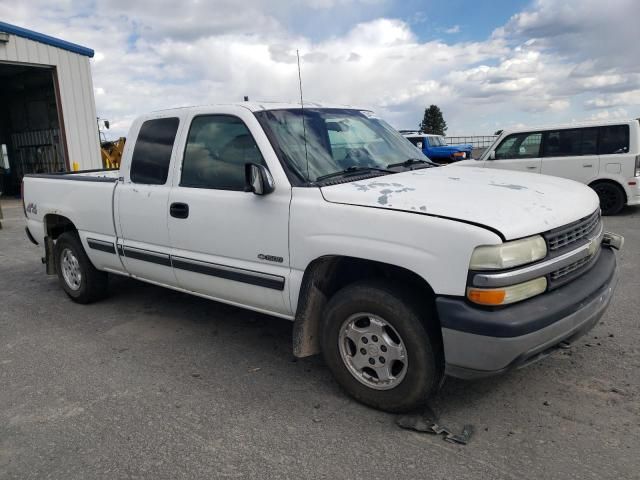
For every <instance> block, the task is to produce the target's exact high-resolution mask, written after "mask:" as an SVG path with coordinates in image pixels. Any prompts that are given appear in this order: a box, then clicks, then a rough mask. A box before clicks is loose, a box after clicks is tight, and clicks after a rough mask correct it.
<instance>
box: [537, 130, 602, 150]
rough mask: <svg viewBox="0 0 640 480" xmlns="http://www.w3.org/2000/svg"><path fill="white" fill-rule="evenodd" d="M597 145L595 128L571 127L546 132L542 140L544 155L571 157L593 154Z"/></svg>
mask: <svg viewBox="0 0 640 480" xmlns="http://www.w3.org/2000/svg"><path fill="white" fill-rule="evenodd" d="M597 145H598V130H597V129H596V128H572V129H565V130H551V131H549V132H547V134H546V136H545V142H544V156H545V157H573V156H580V155H595V154H596V150H597Z"/></svg>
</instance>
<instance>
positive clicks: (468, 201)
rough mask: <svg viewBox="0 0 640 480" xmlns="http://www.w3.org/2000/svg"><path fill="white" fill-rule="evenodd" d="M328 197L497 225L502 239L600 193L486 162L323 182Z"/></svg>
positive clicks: (568, 218) (548, 224)
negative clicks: (489, 165)
mask: <svg viewBox="0 0 640 480" xmlns="http://www.w3.org/2000/svg"><path fill="white" fill-rule="evenodd" d="M321 190H322V195H323V196H324V198H325V200H326V201H328V202H332V203H343V204H349V205H359V206H363V207H375V208H385V209H390V210H400V211H406V212H413V213H421V214H426V215H434V216H439V217H446V218H451V219H454V220H461V221H465V222H470V223H476V224H480V225H483V226H486V227H489V228H491V229H493V230H497V231H499V232H500V233H501V234H502V235H503V237H504V238H505V239H506V240H512V239H516V238H522V237H526V236H529V235H535V234H537V233H541V232H544V231H547V230H551V229H553V228H556V227H560V226H563V225H566V224H568V223H571V222H574V221H576V220H578V219H580V218H582V217H585V216H587V215H589V214H591V213H593V212H594V211H595V210H596V209H597V208H598V206H599V202H598V196H597V195H596V194H595V192H594V191H593V190H591V189H590V188H589V187H587V186H585V185H583V184H581V183H577V182H574V181H572V180H565V179H562V178H558V177H550V176H547V175H540V174H534V173H522V172H510V171H506V170H492V169H485V168H470V167H457V166H454V165H449V166H446V167H433V168H424V169H420V170H412V171H406V172H402V173H397V174H393V175H385V176H381V177H376V178H370V179H366V180H357V181H353V182H348V183H341V184H338V185H330V186H326V187H322V188H321Z"/></svg>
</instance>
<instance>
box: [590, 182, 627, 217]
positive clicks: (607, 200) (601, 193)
mask: <svg viewBox="0 0 640 480" xmlns="http://www.w3.org/2000/svg"><path fill="white" fill-rule="evenodd" d="M591 188H593V189H594V190H595V192H596V193H597V194H598V198H599V199H600V209H601V210H602V214H603V215H616V214H617V213H620V210H622V209H623V208H624V205H625V194H624V190H622V188H620V187H619V186H618V185H616V184H615V183H611V182H600V183H596V184H594V185H592V186H591Z"/></svg>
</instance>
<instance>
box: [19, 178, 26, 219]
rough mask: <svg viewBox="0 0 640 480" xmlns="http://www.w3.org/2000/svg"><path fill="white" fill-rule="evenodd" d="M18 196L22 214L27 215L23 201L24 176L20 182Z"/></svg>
mask: <svg viewBox="0 0 640 480" xmlns="http://www.w3.org/2000/svg"><path fill="white" fill-rule="evenodd" d="M20 197H21V198H22V211H23V212H24V216H25V217H26V216H27V206H26V205H25V203H24V178H23V179H22V181H21V182H20Z"/></svg>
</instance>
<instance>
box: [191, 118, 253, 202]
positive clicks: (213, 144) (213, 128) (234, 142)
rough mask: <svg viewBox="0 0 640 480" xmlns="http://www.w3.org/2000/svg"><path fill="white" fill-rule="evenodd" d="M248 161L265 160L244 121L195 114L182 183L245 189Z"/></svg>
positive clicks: (196, 185)
mask: <svg viewBox="0 0 640 480" xmlns="http://www.w3.org/2000/svg"><path fill="white" fill-rule="evenodd" d="M247 163H258V164H262V165H264V159H263V158H262V155H261V154H260V150H259V149H258V146H257V145H256V142H255V141H254V140H253V137H252V136H251V133H250V132H249V129H248V128H247V126H246V125H245V124H244V122H243V121H242V120H240V119H239V118H237V117H233V116H230V115H203V116H199V117H195V118H194V119H193V121H192V122H191V128H190V129H189V136H188V138H187V146H186V148H185V152H184V159H183V161H182V178H181V180H180V185H181V186H183V187H195V188H215V189H219V190H239V191H243V190H244V187H245V180H244V169H245V164H247Z"/></svg>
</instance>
